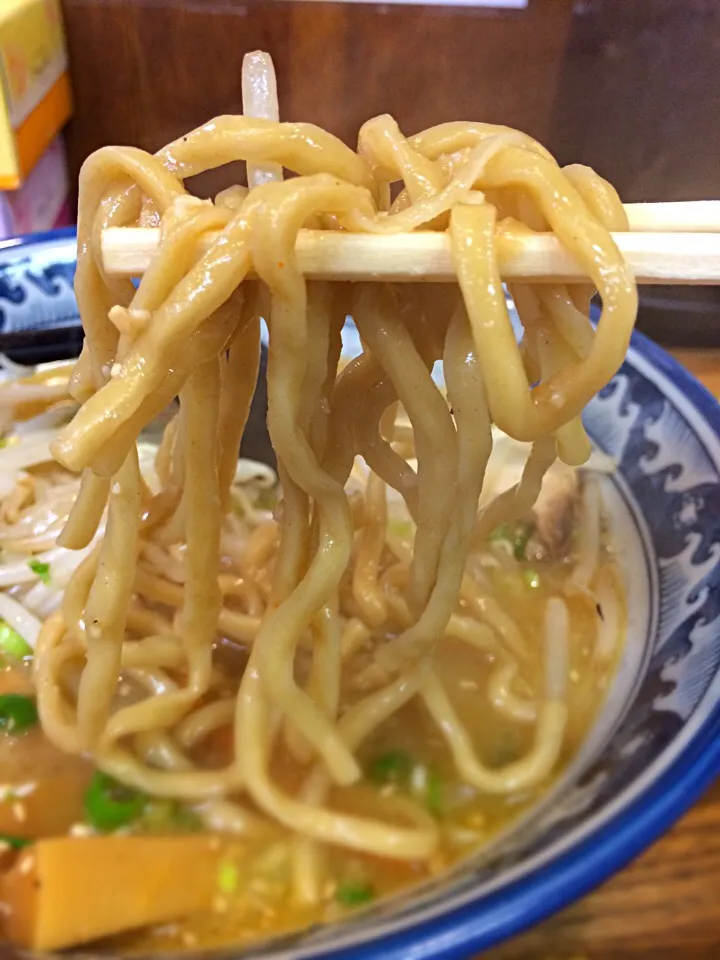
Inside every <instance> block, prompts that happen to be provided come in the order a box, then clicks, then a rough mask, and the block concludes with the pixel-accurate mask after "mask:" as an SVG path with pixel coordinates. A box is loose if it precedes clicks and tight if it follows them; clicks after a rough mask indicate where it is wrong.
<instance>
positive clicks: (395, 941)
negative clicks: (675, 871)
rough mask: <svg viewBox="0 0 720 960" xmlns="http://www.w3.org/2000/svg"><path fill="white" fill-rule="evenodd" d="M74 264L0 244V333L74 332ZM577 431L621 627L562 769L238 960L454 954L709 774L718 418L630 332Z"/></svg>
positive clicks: (70, 252)
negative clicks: (482, 835) (501, 812)
mask: <svg viewBox="0 0 720 960" xmlns="http://www.w3.org/2000/svg"><path fill="white" fill-rule="evenodd" d="M74 258H75V246H74V235H73V234H72V232H68V231H63V232H61V233H59V234H50V235H44V236H42V237H32V238H27V239H25V240H17V241H8V242H7V243H6V244H4V245H1V246H0V333H5V332H10V331H18V330H26V329H28V328H31V329H38V330H40V329H43V328H47V327H57V326H60V325H62V324H67V325H74V324H77V322H78V318H77V308H76V305H75V302H74V299H73V297H72V290H71V286H70V283H71V277H72V273H73V268H74ZM585 419H586V424H587V427H588V430H589V432H590V434H591V436H592V438H593V441H594V442H595V444H596V445H597V447H599V448H600V449H601V450H603V451H605V452H606V453H608V454H609V455H611V456H612V457H613V458H614V459H615V460H616V461H617V464H618V469H617V472H616V473H615V474H614V475H613V476H612V477H604V478H603V479H602V484H603V497H604V501H605V504H606V507H607V508H608V510H609V513H610V516H611V522H612V524H613V526H615V527H616V528H617V534H616V537H617V540H618V541H619V542H621V543H622V551H620V552H621V554H622V558H623V563H624V567H625V575H626V585H627V590H628V598H629V629H628V637H627V644H626V650H625V654H624V657H623V661H622V664H621V666H620V669H619V671H618V674H617V677H616V679H615V682H614V684H613V687H612V689H611V691H610V694H609V696H608V700H607V703H606V705H605V708H604V709H603V711H602V714H601V716H600V717H599V719H598V722H597V724H596V726H595V729H594V731H593V733H592V735H591V737H590V739H589V740H588V742H587V743H586V745H585V747H584V748H583V750H582V751H581V754H580V756H578V758H577V759H576V761H575V762H574V763H573V765H572V767H571V768H570V769H569V770H568V771H567V773H566V775H565V776H563V777H562V779H561V781H560V782H559V783H558V784H557V785H556V786H555V787H554V788H553V790H552V791H551V793H550V794H549V795H547V796H546V797H545V798H544V799H543V801H542V802H541V803H540V804H539V805H538V806H536V807H535V808H534V809H533V810H531V811H530V812H529V813H528V814H527V815H525V816H524V817H523V818H522V820H521V821H519V822H517V823H516V824H515V825H514V826H513V827H512V829H511V830H510V831H509V832H508V833H507V834H506V835H505V836H502V837H500V838H498V840H497V841H496V842H495V843H494V844H493V845H492V846H491V847H490V848H489V849H486V850H485V851H483V853H482V854H480V855H478V856H476V857H474V858H471V859H470V860H468V861H466V862H465V863H463V864H462V865H460V866H459V867H457V868H456V869H455V870H453V871H452V872H451V873H449V874H447V875H445V876H443V877H440V878H438V879H436V880H434V881H432V882H429V883H427V884H425V885H423V886H422V887H421V888H419V889H415V890H412V891H410V892H408V893H405V894H402V895H400V896H397V897H394V898H392V899H390V900H388V901H386V902H384V903H380V904H379V905H377V906H376V907H374V908H371V909H369V910H367V911H365V912H363V913H362V914H359V915H358V916H357V917H356V918H354V919H351V920H347V921H344V922H343V923H342V924H338V925H330V926H327V927H322V928H316V929H314V930H311V931H308V932H305V933H301V934H294V935H290V936H284V937H281V938H278V939H276V940H273V941H268V942H267V943H265V944H263V945H261V946H260V947H259V948H258V947H255V948H254V949H253V950H252V953H253V955H254V956H258V955H262V956H271V957H275V958H280V957H283V958H288V960H289V958H293V960H296V958H301V957H302V958H308V960H309V958H313V960H319V958H321V957H326V956H338V955H340V956H342V957H345V958H348V960H349V958H358V960H359V958H364V960H367V958H370V957H378V958H380V957H382V958H383V960H401V958H402V960H405V958H406V957H407V956H408V955H411V956H412V957H413V960H425V958H427V960H430V958H432V960H446V958H447V960H449V958H455V957H466V956H469V955H470V954H472V953H474V952H476V951H478V950H481V949H484V948H487V947H489V946H491V945H492V944H494V943H497V942H498V941H499V940H501V939H503V938H505V937H508V936H510V935H511V934H515V933H518V932H519V931H520V930H522V929H523V928H525V927H527V926H529V925H530V924H533V923H535V922H536V921H538V920H540V919H541V918H543V917H545V916H547V915H548V914H550V913H552V912H554V911H556V910H559V909H560V908H561V907H564V906H566V905H567V904H568V903H569V902H570V901H571V900H573V899H575V898H577V897H579V896H582V894H584V893H586V892H587V891H588V890H590V889H591V888H592V887H593V886H595V885H596V884H598V883H600V882H601V881H602V880H604V879H605V878H606V877H608V876H609V875H610V874H611V873H613V872H614V871H616V870H618V869H620V868H621V867H622V866H623V865H624V864H626V863H627V862H628V861H629V860H630V859H631V858H632V857H633V856H635V855H636V854H637V853H639V852H640V851H641V850H643V849H644V848H645V847H647V846H648V845H649V844H650V843H652V842H653V840H655V839H656V837H658V836H659V835H660V834H661V833H662V832H663V831H664V830H666V829H667V828H668V827H669V826H670V824H671V823H672V822H673V821H674V820H675V819H676V818H677V817H679V816H680V814H682V813H683V812H684V811H685V810H686V809H687V808H688V807H689V806H690V804H692V802H693V801H694V800H695V799H696V798H697V797H698V796H699V794H700V793H701V791H702V790H703V789H704V788H705V787H706V786H707V785H708V784H709V783H710V782H711V780H712V779H713V778H714V777H715V776H716V775H717V774H718V773H719V772H720V562H719V560H720V407H718V404H717V403H716V402H715V400H714V399H713V398H712V397H711V396H710V395H709V394H708V393H707V391H705V390H704V389H703V387H701V386H700V385H699V384H698V383H697V382H696V381H695V380H694V379H693V378H692V377H691V376H690V375H689V374H688V373H686V372H685V371H684V370H683V369H682V368H681V367H680V366H679V365H678V364H677V363H676V362H675V361H674V360H672V359H671V358H670V357H668V356H667V354H665V353H664V352H663V351H662V350H660V349H659V348H658V347H656V346H654V345H653V344H652V343H651V342H650V341H649V340H647V339H646V338H645V337H643V336H641V335H640V334H636V335H635V336H634V338H633V343H632V347H631V349H630V352H629V354H628V357H627V360H626V362H625V364H624V365H623V368H622V370H621V371H620V372H619V373H618V375H617V376H616V377H615V378H614V380H613V381H612V383H611V384H610V385H609V386H608V387H607V388H606V389H605V390H603V391H602V393H601V394H600V396H599V397H597V398H596V399H595V400H594V401H593V402H592V403H591V405H590V407H589V408H588V410H587V413H586V418H585ZM227 955H228V956H233V957H237V956H238V951H237V950H232V951H228V952H227Z"/></svg>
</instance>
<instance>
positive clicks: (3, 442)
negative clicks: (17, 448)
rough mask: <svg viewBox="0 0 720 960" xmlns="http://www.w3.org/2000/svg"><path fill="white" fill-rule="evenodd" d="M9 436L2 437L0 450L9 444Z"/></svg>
mask: <svg viewBox="0 0 720 960" xmlns="http://www.w3.org/2000/svg"><path fill="white" fill-rule="evenodd" d="M9 439H10V438H9V437H0V450H4V449H5V447H6V446H7V445H8V442H9Z"/></svg>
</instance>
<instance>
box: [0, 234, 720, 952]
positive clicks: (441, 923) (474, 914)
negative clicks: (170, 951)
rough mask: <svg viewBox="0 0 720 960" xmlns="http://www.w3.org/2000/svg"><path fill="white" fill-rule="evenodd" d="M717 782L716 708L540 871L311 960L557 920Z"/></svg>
mask: <svg viewBox="0 0 720 960" xmlns="http://www.w3.org/2000/svg"><path fill="white" fill-rule="evenodd" d="M76 236H77V232H76V228H75V227H64V228H61V229H59V230H51V231H47V232H42V233H35V234H28V235H26V236H19V237H10V238H7V239H5V240H3V241H0V251H3V250H10V249H13V248H18V247H24V246H32V245H42V244H44V243H48V242H51V241H57V240H63V239H65V240H68V241H69V240H71V239H75V238H76ZM630 351H631V352H632V353H637V354H638V355H639V356H640V357H642V358H643V359H644V360H645V361H647V362H648V363H649V364H650V365H651V366H652V367H653V368H654V369H656V370H658V371H659V372H660V373H661V374H662V375H664V377H665V378H666V379H667V380H668V381H669V382H670V383H671V384H672V385H673V386H675V387H678V388H680V389H681V391H682V393H683V395H684V397H685V399H686V401H687V402H688V403H689V404H690V405H691V406H692V407H693V408H694V409H695V411H697V413H698V415H699V417H700V418H701V419H702V420H703V421H704V422H705V423H706V425H707V426H708V427H709V428H710V430H711V431H712V432H713V433H714V434H715V435H716V436H720V403H719V402H718V401H717V400H716V399H715V398H714V397H713V395H712V394H711V393H710V392H709V391H708V390H707V389H706V388H705V387H704V386H702V384H700V383H699V382H698V380H697V379H696V378H695V377H694V376H693V375H692V374H691V373H690V372H689V371H687V370H686V369H685V368H684V367H683V366H682V365H681V364H680V363H679V362H678V361H677V360H675V359H674V358H673V357H672V356H670V354H668V353H667V352H666V351H665V350H664V349H662V348H661V347H659V346H658V345H657V344H655V343H654V342H653V341H652V340H650V339H649V338H648V337H647V336H645V335H644V334H642V333H640V332H639V331H637V330H636V331H634V332H633V335H632V338H631V343H630ZM718 630H720V623H719V624H718ZM718 776H720V700H718V702H716V704H715V705H714V707H713V708H712V709H711V711H710V713H709V714H708V716H707V717H706V719H705V720H704V722H703V723H702V724H701V726H700V727H699V728H698V729H697V730H696V732H695V734H694V736H693V737H692V739H691V740H690V741H689V742H688V743H687V744H686V745H685V746H684V747H683V748H682V749H681V751H680V752H679V754H678V755H677V756H676V757H675V758H674V760H672V761H671V763H670V764H669V766H668V767H667V768H666V769H665V770H664V771H663V772H662V773H661V774H660V775H659V776H658V777H657V778H656V779H655V780H654V782H652V783H651V784H649V785H648V786H646V787H645V788H644V789H642V788H641V789H640V790H639V792H638V793H637V794H636V795H635V796H634V797H633V798H632V799H630V800H629V802H628V803H626V804H625V805H624V806H622V807H621V808H620V809H618V810H615V811H614V812H611V813H610V815H609V816H608V818H607V819H606V821H605V822H604V823H602V824H601V825H600V826H598V827H597V828H596V829H595V830H591V831H590V832H589V833H588V834H587V835H586V836H584V837H583V838H582V839H581V840H580V841H579V842H577V843H576V844H571V845H570V846H569V847H568V848H567V849H565V850H564V851H562V852H561V853H559V854H558V856H557V857H556V858H555V859H553V860H551V861H550V862H548V863H546V864H545V865H544V866H543V867H541V868H540V869H539V870H537V871H535V872H532V873H530V874H529V875H528V876H524V877H520V878H518V879H515V880H512V881H510V882H509V883H508V884H507V885H506V886H503V887H501V888H500V889H498V890H495V891H493V892H491V893H489V894H486V895H484V896H483V897H482V898H478V899H470V900H468V901H466V902H465V903H463V904H462V905H461V906H458V907H456V908H454V909H452V908H451V909H450V910H448V911H447V912H446V913H440V914H437V913H436V914H434V915H433V916H431V917H428V918H426V919H424V920H421V921H420V922H419V923H417V924H414V925H411V926H407V927H405V926H404V927H403V928H402V929H400V930H398V931H397V932H395V933H393V932H391V931H390V932H384V933H383V934H381V937H380V939H378V940H376V941H372V940H371V941H368V940H367V939H366V938H365V937H363V938H362V941H361V942H360V943H356V944H348V945H345V946H342V947H339V948H338V949H337V950H334V949H333V946H332V943H331V942H326V943H323V944H320V943H318V944H316V945H315V950H316V951H317V954H318V956H326V957H329V956H338V957H340V956H341V957H343V958H344V960H361V958H362V960H366V958H368V957H371V956H373V955H374V956H376V957H382V960H406V958H407V956H408V953H411V955H412V960H456V958H458V960H459V958H462V957H467V956H469V955H470V954H472V953H474V952H476V951H478V950H482V949H486V948H488V947H490V946H492V945H493V944H496V943H498V942H499V941H501V940H505V939H507V938H509V937H512V936H515V935H517V934H519V933H521V932H522V931H523V930H526V929H527V928H528V927H530V926H533V925H534V924H536V923H538V922H539V921H541V920H543V919H545V918H546V917H548V916H550V915H551V914H554V913H556V912H558V911H559V910H561V909H563V908H564V907H566V906H568V905H569V904H571V903H573V902H574V901H576V900H578V899H580V898H581V897H583V896H584V895H585V894H587V893H588V892H589V891H590V890H592V889H593V888H594V887H596V886H598V885H599V884H600V883H602V882H603V881H604V880H606V879H607V878H608V877H609V876H610V875H611V874H614V873H615V872H617V871H619V870H620V869H622V868H623V867H624V866H626V865H627V864H628V863H629V862H630V861H631V860H632V859H634V858H635V857H636V856H638V855H639V854H640V853H641V852H642V851H644V850H645V849H647V848H648V847H649V846H650V845H651V844H652V843H653V842H654V841H655V840H656V839H657V838H658V837H659V836H660V835H661V834H662V833H664V832H665V831H666V830H668V829H669V828H670V827H671V826H672V824H673V823H675V821H677V820H678V818H679V817H681V816H682V815H683V814H684V813H685V812H686V811H687V810H688V809H689V808H690V807H691V806H692V805H693V804H694V803H695V801H696V800H697V799H698V798H699V797H700V796H701V794H702V793H703V792H704V790H705V789H706V788H707V787H708V786H709V785H710V784H711V783H712V782H713V781H714V780H715V779H716V778H717V777H718ZM478 908H480V909H478ZM298 946H300V950H299V953H300V955H304V954H305V950H303V948H302V943H300V944H299V945H298ZM291 952H292V953H294V952H295V951H291ZM80 953H81V954H82V953H83V951H82V950H81V951H80ZM212 953H214V954H215V955H218V956H222V955H225V956H227V955H231V954H232V948H224V949H222V950H220V951H208V955H211V954H212ZM269 956H272V953H270V954H269Z"/></svg>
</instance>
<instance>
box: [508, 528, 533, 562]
mask: <svg viewBox="0 0 720 960" xmlns="http://www.w3.org/2000/svg"><path fill="white" fill-rule="evenodd" d="M532 533H533V525H532V524H531V523H522V524H518V526H517V527H515V536H514V537H513V556H514V557H515V559H516V560H524V559H525V551H526V550H527V545H528V543H529V542H530V537H531V536H532Z"/></svg>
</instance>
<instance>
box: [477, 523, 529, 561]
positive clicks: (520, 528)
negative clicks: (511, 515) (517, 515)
mask: <svg viewBox="0 0 720 960" xmlns="http://www.w3.org/2000/svg"><path fill="white" fill-rule="evenodd" d="M533 530H534V527H533V524H532V523H527V522H525V521H523V522H521V523H516V524H515V526H511V525H510V524H509V523H501V524H500V526H499V527H495V529H494V530H493V532H492V533H491V534H490V536H489V538H488V539H489V540H491V541H492V540H509V541H510V543H511V544H512V551H513V556H514V557H515V559H516V560H525V551H526V550H527V545H528V543H529V542H530V537H531V536H532V535H533Z"/></svg>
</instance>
